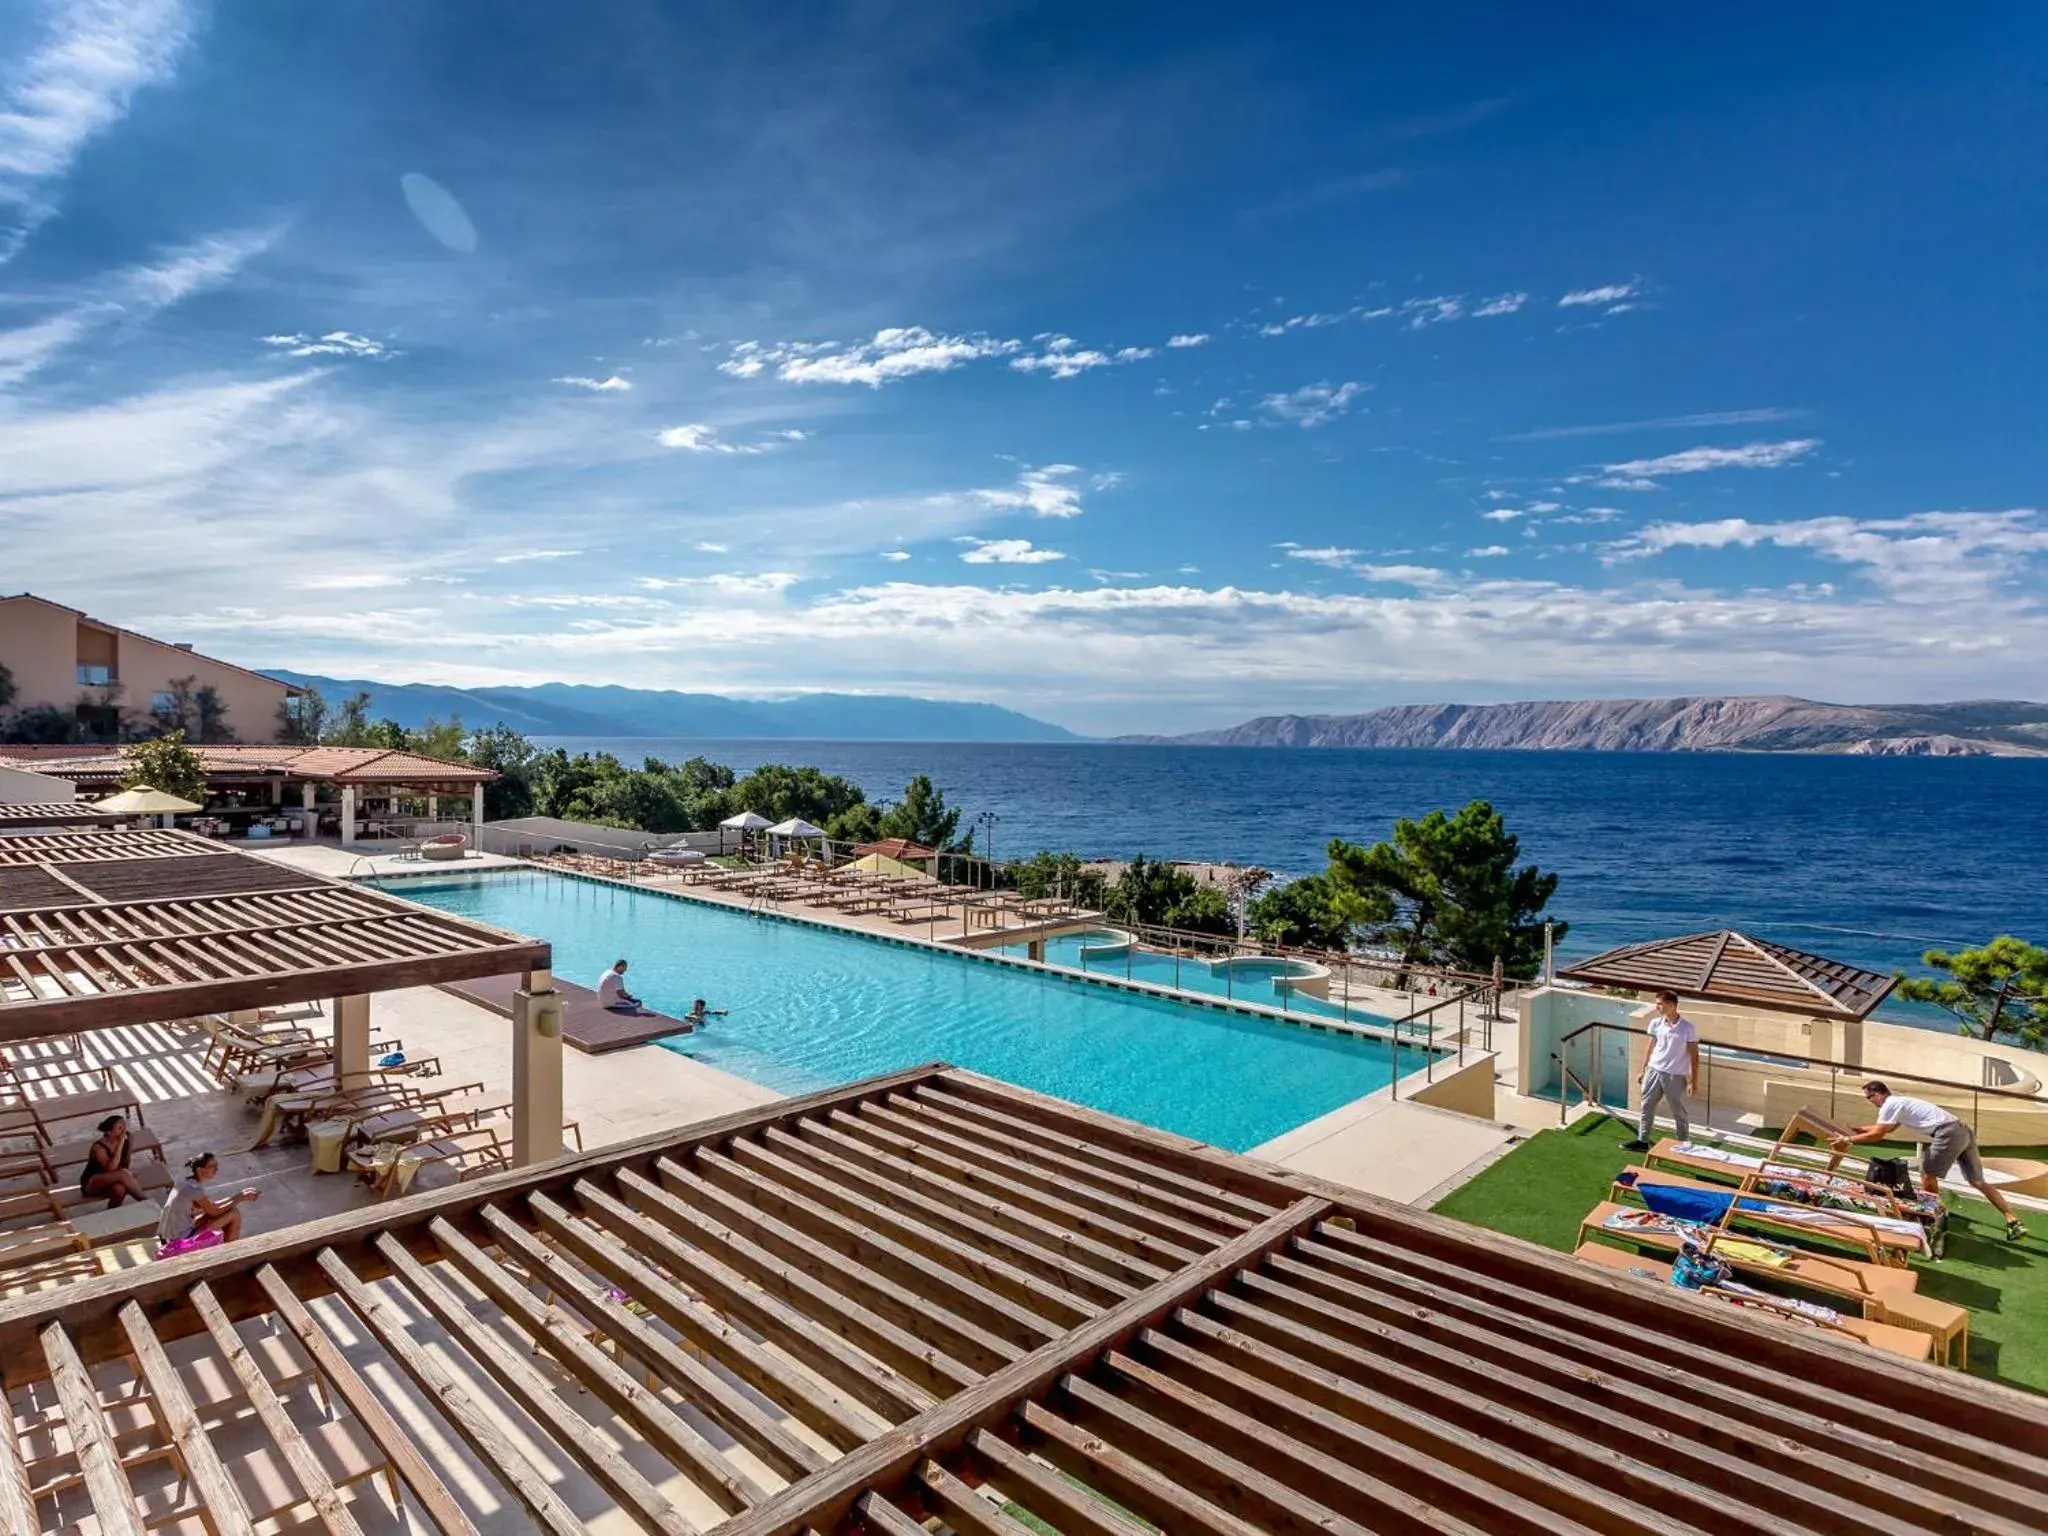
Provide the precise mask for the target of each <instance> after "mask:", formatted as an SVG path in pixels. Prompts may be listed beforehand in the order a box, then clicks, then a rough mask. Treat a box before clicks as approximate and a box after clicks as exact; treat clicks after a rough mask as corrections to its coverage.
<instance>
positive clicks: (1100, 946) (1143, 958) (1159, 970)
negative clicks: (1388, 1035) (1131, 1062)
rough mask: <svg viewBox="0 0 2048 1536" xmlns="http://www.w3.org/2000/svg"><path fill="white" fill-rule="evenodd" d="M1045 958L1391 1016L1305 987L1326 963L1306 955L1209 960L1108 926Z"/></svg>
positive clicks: (1281, 1003) (1252, 998) (1022, 949)
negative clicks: (1152, 944)
mask: <svg viewBox="0 0 2048 1536" xmlns="http://www.w3.org/2000/svg"><path fill="white" fill-rule="evenodd" d="M1029 948H1030V947H1029V946H1028V945H1025V944H1005V945H1004V946H1002V948H1001V950H1000V951H999V952H1000V953H1002V954H1005V955H1011V956H1014V957H1023V956H1025V955H1027V954H1028V953H1029ZM1045 963H1046V964H1048V965H1063V966H1066V967H1067V968H1068V969H1069V970H1076V971H1087V972H1088V973H1090V974H1091V975H1095V976H1120V977H1122V978H1123V979H1124V980H1125V981H1142V982H1147V983H1149V984H1150V985H1152V986H1155V987H1171V988H1173V989H1175V990H1176V991H1181V992H1206V993H1208V994H1209V995H1210V996H1211V997H1221V998H1227V999H1230V1000H1232V1001H1235V1002H1240V1003H1250V1004H1252V1005H1253V1006H1254V1007H1258V1008H1277V1009H1280V1010H1281V1011H1282V1012H1284V1013H1292V1014H1299V1015H1300V1016H1301V1017H1303V1018H1308V1019H1317V1020H1324V1019H1328V1020H1348V1021H1350V1022H1352V1023H1357V1024H1386V1023H1388V1022H1389V1021H1388V1020H1386V1019H1384V1018H1382V1017H1379V1016H1378V1015H1375V1014H1371V1013H1367V1012H1365V1011H1364V1010H1362V1009H1360V1008H1358V1007H1356V1006H1352V1007H1350V1008H1346V1007H1345V1006H1344V1005H1343V1004H1341V1003H1333V1002H1330V1001H1328V1000H1327V999H1325V998H1320V997H1316V996H1314V995H1313V994H1311V993H1309V992H1306V991H1304V990H1302V988H1301V986H1300V985H1299V983H1301V982H1302V981H1304V980H1306V979H1308V978H1309V977H1311V976H1314V975H1316V974H1319V973H1320V974H1327V973H1326V972H1322V969H1321V967H1319V966H1315V965H1311V964H1309V963H1308V962H1306V961H1302V960H1286V959H1281V958H1278V957H1276V956H1267V955H1239V956H1235V957H1233V958H1230V959H1227V960H1217V961H1213V962H1212V961H1209V960H1204V959H1202V958H1200V957H1198V956H1195V955H1171V954H1167V953H1165V952H1164V951H1162V950H1156V949H1148V948H1146V947H1145V946H1144V945H1142V944H1135V943H1132V942H1131V941H1130V937H1129V935H1128V934H1124V933H1121V932H1118V931H1116V930H1114V929H1109V928H1103V929H1099V930H1096V931H1093V932H1089V933H1069V934H1063V935H1061V936H1060V937H1059V938H1056V939H1047V940H1046V941H1045ZM1403 1028H1404V1029H1405V1030H1406V1031H1407V1032H1408V1033H1410V1034H1427V1033H1428V1032H1429V1025H1428V1024H1427V1023H1426V1022H1419V1023H1415V1024H1408V1025H1404V1026H1403Z"/></svg>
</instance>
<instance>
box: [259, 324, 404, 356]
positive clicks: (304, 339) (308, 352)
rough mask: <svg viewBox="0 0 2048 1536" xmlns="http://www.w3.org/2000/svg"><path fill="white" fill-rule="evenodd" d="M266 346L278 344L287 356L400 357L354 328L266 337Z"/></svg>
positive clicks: (264, 339)
mask: <svg viewBox="0 0 2048 1536" xmlns="http://www.w3.org/2000/svg"><path fill="white" fill-rule="evenodd" d="M262 340H263V344H264V345H265V346H270V347H276V348H278V349H279V350H280V351H282V352H283V353H284V355H285V356H286V357H363V358H374V359H376V360H377V361H379V362H382V361H384V360H385V359H387V358H393V357H396V356H398V354H397V353H396V352H393V351H392V350H391V349H390V348H389V347H387V346H385V345H384V343H382V342H381V341H372V340H371V339H370V338H369V337H367V336H358V335H357V334H356V333H355V332H353V331H329V332H327V333H326V334H325V335H323V336H309V335H291V336H265V337H263V338H262Z"/></svg>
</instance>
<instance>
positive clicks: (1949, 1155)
mask: <svg viewBox="0 0 2048 1536" xmlns="http://www.w3.org/2000/svg"><path fill="white" fill-rule="evenodd" d="M1863 1097H1864V1098H1865V1099H1867V1100H1869V1101H1870V1104H1871V1107H1872V1108H1874V1109H1875V1110H1876V1111H1877V1123H1876V1124H1875V1125H1866V1126H1861V1127H1859V1128H1858V1129H1856V1130H1853V1131H1851V1132H1849V1134H1848V1135H1846V1136H1835V1137H1832V1138H1830V1139H1829V1142H1828V1145H1829V1146H1831V1147H1833V1148H1834V1150H1835V1151H1837V1152H1846V1151H1848V1150H1849V1148H1851V1147H1853V1146H1855V1145H1856V1144H1857V1143H1858V1142H1862V1141H1883V1140H1884V1139H1886V1138H1887V1137H1889V1136H1891V1135H1893V1134H1894V1133H1895V1132H1897V1131H1900V1130H1907V1131H1917V1132H1918V1133H1919V1134H1920V1135H1922V1136H1925V1137H1926V1138H1927V1145H1926V1147H1925V1148H1923V1149H1922V1150H1921V1153H1920V1187H1921V1188H1922V1189H1924V1190H1926V1191H1927V1193H1928V1194H1930V1195H1931V1194H1933V1193H1934V1191H1935V1188H1936V1186H1937V1185H1938V1184H1939V1183H1940V1181H1941V1177H1942V1175H1943V1174H1945V1173H1947V1172H1948V1171H1949V1169H1951V1168H1954V1167H1956V1166H1957V1165H1958V1164H1960V1165H1961V1166H1962V1170H1963V1177H1964V1178H1965V1179H1966V1180H1968V1181H1969V1184H1970V1187H1971V1188H1973V1189H1974V1190H1976V1191H1977V1193H1978V1194H1980V1195H1982V1196H1983V1197H1984V1198H1985V1199H1986V1200H1989V1201H1990V1202H1991V1208H1992V1209H1993V1210H1995V1211H1997V1212H1998V1214H1999V1215H2001V1216H2003V1217H2004V1218H2005V1235H2006V1236H2007V1237H2009V1238H2011V1239H2012V1240H2013V1241H2014V1242H2018V1241H2019V1240H2020V1239H2021V1238H2023V1237H2025V1236H2026V1235H2027V1229H2026V1228H2025V1227H2023V1226H2021V1225H2020V1219H2019V1218H2018V1217H2017V1216H2015V1215H2013V1213H2012V1207H2011V1206H2009V1205H2007V1204H2006V1203H2005V1196H2003V1195H2001V1194H2000V1193H1999V1192H1998V1191H1997V1190H1996V1189H1994V1188H1992V1187H1991V1186H1990V1185H1989V1184H1987V1183H1985V1182H1984V1159H1983V1158H1981V1157H1980V1156H1978V1154H1977V1133H1976V1132H1975V1131H1973V1130H1971V1129H1970V1128H1969V1127H1968V1126H1967V1125H1965V1124H1963V1122H1962V1121H1960V1120H1958V1119H1957V1118H1956V1117H1955V1116H1954V1115H1952V1114H1950V1113H1949V1112H1948V1111H1947V1110H1945V1109H1943V1108H1942V1107H1941V1106H1940V1105H1939V1104H1930V1103H1928V1101H1927V1100H1925V1099H1909V1098H1907V1097H1906V1096H1905V1095H1904V1094H1902V1093H1893V1092H1892V1091H1891V1089H1890V1088H1888V1087H1886V1086H1885V1085H1884V1084H1883V1083H1880V1082H1877V1081H1875V1080H1872V1081H1870V1082H1867V1083H1865V1084H1864V1085H1863Z"/></svg>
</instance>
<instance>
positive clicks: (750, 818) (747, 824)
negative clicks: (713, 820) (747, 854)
mask: <svg viewBox="0 0 2048 1536" xmlns="http://www.w3.org/2000/svg"><path fill="white" fill-rule="evenodd" d="M767 825H768V818H767V817H766V816H763V815H761V814H759V813H758V812H755V811H741V812H739V813H738V814H737V815H733V816H728V817H726V818H725V820H723V821H721V822H720V823H719V824H718V851H719V852H720V853H723V852H725V834H726V833H728V832H737V833H738V834H739V837H740V846H741V847H742V848H744V847H746V845H747V839H748V838H750V837H752V836H753V835H754V834H755V833H756V832H760V831H763V830H764V829H765V828H766V827H767Z"/></svg>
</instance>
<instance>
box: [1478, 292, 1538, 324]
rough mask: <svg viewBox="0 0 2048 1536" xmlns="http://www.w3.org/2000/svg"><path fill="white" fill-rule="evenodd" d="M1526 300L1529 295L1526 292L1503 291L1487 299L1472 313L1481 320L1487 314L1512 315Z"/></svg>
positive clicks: (1527, 300)
mask: <svg viewBox="0 0 2048 1536" xmlns="http://www.w3.org/2000/svg"><path fill="white" fill-rule="evenodd" d="M1528 302H1529V295H1528V294H1526V293H1503V294H1498V295H1496V296H1495V297H1493V298H1490V299H1487V300H1486V301H1484V302H1483V303H1482V304H1480V306H1479V307H1478V308H1477V309H1475V310H1473V311H1472V313H1473V315H1474V316H1475V317H1477V318H1479V319H1482V320H1483V319H1485V318H1486V317H1488V316H1489V315H1512V314H1513V313H1514V312H1515V311H1516V310H1518V309H1520V308H1521V307H1522V306H1523V305H1524V304H1526V303H1528Z"/></svg>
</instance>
